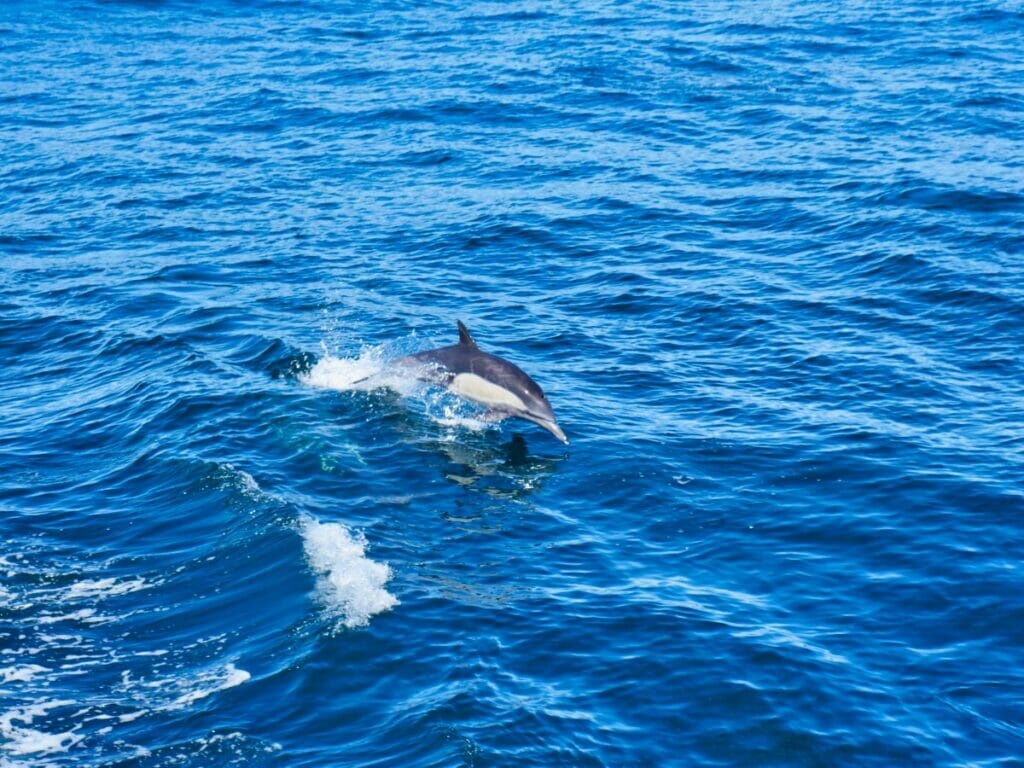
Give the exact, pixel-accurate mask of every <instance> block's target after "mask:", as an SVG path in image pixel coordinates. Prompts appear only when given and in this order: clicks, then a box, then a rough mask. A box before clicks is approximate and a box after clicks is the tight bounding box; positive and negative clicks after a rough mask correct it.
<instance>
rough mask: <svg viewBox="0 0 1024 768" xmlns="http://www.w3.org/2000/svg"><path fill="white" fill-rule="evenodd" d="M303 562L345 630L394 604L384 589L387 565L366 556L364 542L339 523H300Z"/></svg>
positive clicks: (368, 619)
mask: <svg viewBox="0 0 1024 768" xmlns="http://www.w3.org/2000/svg"><path fill="white" fill-rule="evenodd" d="M301 532H302V540H303V546H304V547H305V550H306V559H307V560H308V561H309V566H310V568H311V569H312V570H313V572H314V573H316V574H317V576H318V579H317V590H318V592H319V596H320V599H321V600H322V601H323V603H324V606H325V607H326V608H327V610H328V612H329V613H330V614H331V615H332V616H335V617H337V618H338V619H340V620H341V622H342V624H344V625H345V626H346V627H349V628H354V627H362V626H366V625H367V624H369V623H370V617H371V616H373V615H374V614H377V613H380V612H381V611H386V610H388V609H389V608H393V607H394V606H396V605H398V599H397V598H396V597H395V596H394V595H392V594H391V593H390V592H388V591H387V590H386V589H384V585H385V584H386V583H387V581H388V579H390V578H391V568H390V567H389V566H388V565H387V563H378V562H375V561H373V560H370V559H369V558H368V557H366V539H365V538H364V537H363V536H361V535H359V536H353V535H352V533H351V532H350V531H349V530H348V528H346V527H345V526H344V525H342V524H341V523H321V522H319V521H318V520H314V519H313V518H306V519H305V520H303V521H302V523H301Z"/></svg>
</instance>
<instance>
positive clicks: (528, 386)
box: [402, 344, 545, 400]
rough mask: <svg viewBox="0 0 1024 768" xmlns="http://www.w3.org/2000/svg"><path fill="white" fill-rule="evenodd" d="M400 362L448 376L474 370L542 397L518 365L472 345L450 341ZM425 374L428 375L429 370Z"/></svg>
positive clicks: (485, 376)
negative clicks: (432, 368)
mask: <svg viewBox="0 0 1024 768" xmlns="http://www.w3.org/2000/svg"><path fill="white" fill-rule="evenodd" d="M402 361H409V362H413V363H417V364H420V365H425V366H429V365H435V366H439V367H440V368H442V369H443V370H442V371H439V372H438V373H442V374H443V373H444V372H447V373H448V374H449V375H450V376H458V375H459V374H460V373H474V374H476V375H477V376H480V377H481V378H484V379H487V380H488V381H493V382H494V383H495V384H497V385H499V386H502V387H505V388H506V389H522V390H524V391H525V392H527V393H528V394H529V395H531V396H532V397H535V398H537V399H538V400H541V399H545V398H544V390H542V389H541V388H540V386H539V385H538V384H537V382H535V381H534V380H533V379H531V378H530V377H529V376H528V375H527V374H526V372H525V371H523V370H522V369H521V368H520V367H519V366H517V365H515V364H513V363H510V362H509V361H508V360H503V359H502V358H500V357H496V356H495V355H491V354H488V353H487V352H482V351H480V348H479V347H477V346H476V345H474V346H472V347H470V346H469V345H466V344H452V345H451V346H449V347H439V348H438V349H428V350H427V351H425V352H418V353H417V354H415V355H409V356H408V357H404V358H402ZM428 376H430V374H429V372H428Z"/></svg>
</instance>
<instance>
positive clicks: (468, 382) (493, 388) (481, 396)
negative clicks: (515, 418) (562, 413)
mask: <svg viewBox="0 0 1024 768" xmlns="http://www.w3.org/2000/svg"><path fill="white" fill-rule="evenodd" d="M448 389H450V390H451V391H452V392H454V393H455V394H456V395H459V396H460V397H464V398H466V399H467V400H472V401H473V402H475V403H480V404H481V405H487V406H490V407H492V408H500V407H504V408H515V409H516V410H518V411H525V410H526V405H525V404H524V403H523V401H522V400H520V399H519V398H518V397H517V396H516V394H515V393H514V392H509V391H508V390H507V389H505V388H504V387H499V386H498V385H497V384H492V383H491V382H489V381H488V380H487V379H485V378H483V377H481V376H477V375H476V374H475V373H460V374H459V375H458V376H456V377H455V378H454V379H452V381H451V383H450V384H449V385H448Z"/></svg>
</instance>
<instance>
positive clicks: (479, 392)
mask: <svg viewBox="0 0 1024 768" xmlns="http://www.w3.org/2000/svg"><path fill="white" fill-rule="evenodd" d="M458 324H459V343H458V344H453V345H451V346H450V347H440V348H438V349H428V350H427V351H426V352H418V353H417V354H415V355H408V356H407V357H400V358H398V359H397V360H395V361H394V364H395V365H403V366H415V367H417V368H419V369H420V371H419V372H417V377H418V378H420V379H424V380H425V381H429V382H431V383H432V384H437V385H439V386H442V387H445V388H447V389H448V390H449V391H450V392H453V393H455V394H456V395H458V396H459V397H463V398H465V399H466V400H469V401H471V402H474V403H477V404H479V405H483V406H485V407H486V408H488V416H489V417H490V418H493V419H496V420H497V419H503V418H505V417H507V416H514V417H516V418H519V419H526V420H527V421H532V422H533V423H534V424H538V425H540V426H542V427H544V429H546V430H547V431H548V432H550V433H551V434H552V435H554V436H555V437H557V438H558V439H559V440H561V441H562V442H563V443H565V444H566V445H568V444H569V440H568V438H566V436H565V433H564V432H563V431H562V430H561V428H560V427H559V426H558V424H557V423H556V422H555V414H554V412H553V411H552V410H551V403H549V402H548V399H547V398H546V397H544V391H543V390H542V389H541V388H540V387H539V386H537V382H535V381H534V380H533V379H531V378H530V377H529V376H527V375H526V374H525V373H523V371H522V370H520V369H519V368H518V367H517V366H515V365H513V364H512V363H510V362H509V361H508V360H502V359H501V358H500V357H495V356H494V355H489V354H487V353H486V352H483V351H481V350H480V348H479V347H478V346H477V345H476V342H475V341H473V337H472V336H470V335H469V330H468V329H467V328H466V326H465V325H463V324H462V321H461V320H459V321H458Z"/></svg>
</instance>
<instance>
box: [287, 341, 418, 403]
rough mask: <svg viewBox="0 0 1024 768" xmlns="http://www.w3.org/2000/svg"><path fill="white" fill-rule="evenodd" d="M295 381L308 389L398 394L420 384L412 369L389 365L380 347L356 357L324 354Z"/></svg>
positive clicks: (414, 370)
mask: <svg viewBox="0 0 1024 768" xmlns="http://www.w3.org/2000/svg"><path fill="white" fill-rule="evenodd" d="M299 381H301V382H302V383H303V384H305V385H307V386H310V387H317V388H319V389H334V390H337V391H339V392H348V391H353V390H359V391H363V392H368V391H370V390H374V389H382V388H387V389H393V390H394V391H395V392H398V393H399V394H401V395H409V394H412V393H413V392H415V391H416V390H417V389H418V388H419V387H420V386H421V385H420V382H419V381H418V380H417V378H416V369H414V368H407V367H403V366H390V365H388V363H387V360H386V359H385V352H384V348H383V347H367V348H365V349H364V350H363V352H362V353H361V354H360V355H359V357H334V356H333V355H329V354H325V355H324V356H323V357H322V358H320V359H319V360H318V361H317V363H316V365H314V366H313V367H312V368H311V369H310V370H309V372H308V373H304V374H302V375H301V376H299Z"/></svg>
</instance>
